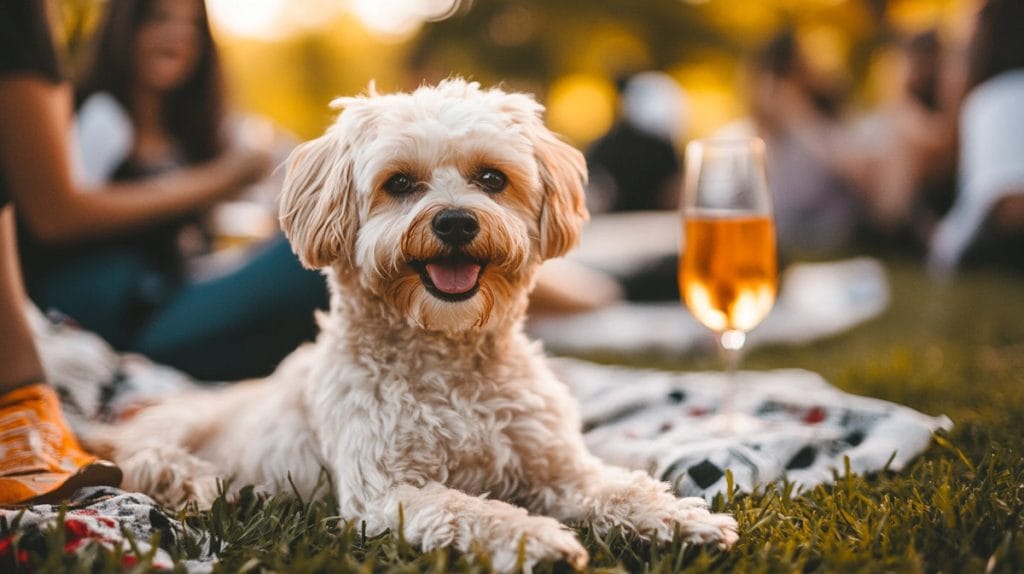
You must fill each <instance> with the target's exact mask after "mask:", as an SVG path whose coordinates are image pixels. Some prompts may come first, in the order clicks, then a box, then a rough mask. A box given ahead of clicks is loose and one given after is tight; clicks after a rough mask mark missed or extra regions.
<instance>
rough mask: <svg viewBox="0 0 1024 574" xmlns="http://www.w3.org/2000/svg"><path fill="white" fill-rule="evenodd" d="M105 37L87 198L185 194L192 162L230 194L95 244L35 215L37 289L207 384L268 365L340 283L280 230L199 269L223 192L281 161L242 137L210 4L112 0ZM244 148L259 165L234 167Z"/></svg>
mask: <svg viewBox="0 0 1024 574" xmlns="http://www.w3.org/2000/svg"><path fill="white" fill-rule="evenodd" d="M94 40H95V47H94V51H93V53H92V58H91V60H90V61H89V65H88V67H87V68H86V69H85V70H84V73H83V74H82V77H81V81H80V88H79V91H78V94H77V99H78V100H79V107H78V113H77V117H76V121H75V126H76V134H75V139H76V142H77V145H75V146H73V149H72V157H73V158H74V160H75V162H74V164H73V167H74V173H75V180H76V182H77V183H78V185H79V186H80V187H81V188H82V189H83V192H82V193H83V194H86V195H89V196H91V197H97V198H99V197H113V196H115V195H117V196H121V195H126V194H128V193H131V191H128V190H124V189H121V188H122V187H123V186H125V185H127V184H130V185H131V186H134V187H144V188H154V189H159V190H160V191H161V192H163V193H166V194H168V195H172V196H173V195H174V194H180V195H181V196H182V198H183V199H184V198H185V197H187V196H188V195H189V193H190V188H191V187H194V186H195V185H196V183H197V182H196V180H195V174H192V173H191V171H190V170H191V169H193V168H199V167H202V168H203V169H205V170H206V171H208V172H210V173H209V174H207V175H208V176H209V177H213V178H217V187H218V190H217V191H218V194H217V197H215V198H208V199H207V200H206V201H201V202H189V203H188V204H187V205H182V206H180V208H179V209H177V210H175V211H174V212H167V213H160V214H159V216H158V217H151V218H149V219H148V220H145V221H139V222H137V223H136V224H135V225H132V226H130V227H128V228H124V229H118V230H117V231H113V230H111V232H108V233H102V234H96V236H95V237H93V238H91V239H90V240H88V241H82V240H76V241H74V242H69V241H65V240H64V238H60V237H58V238H53V237H48V236H47V235H46V234H45V233H41V232H40V230H39V228H38V227H37V226H34V225H33V222H32V221H31V220H29V219H26V220H24V221H23V222H22V224H23V225H22V226H21V231H22V233H21V244H22V250H21V251H22V260H23V266H24V273H25V278H26V285H27V288H28V292H29V295H30V296H31V298H32V299H33V300H34V301H35V302H36V303H37V304H38V305H39V306H40V307H41V308H43V309H44V310H57V311H59V312H60V313H62V314H64V315H66V316H68V317H70V318H71V319H73V320H74V321H75V322H76V323H78V324H79V325H81V326H82V327H84V328H86V329H88V330H90V331H93V332H96V333H97V334H99V335H101V336H102V337H104V338H105V339H106V340H107V341H108V342H110V343H111V344H112V345H113V346H115V347H116V348H118V349H120V350H125V351H134V352H140V353H142V354H144V355H146V356H148V357H150V358H152V359H154V360H156V361H159V362H162V363H165V364H168V365H170V366H173V367H176V368H179V369H181V370H184V371H186V372H187V373H189V374H191V375H192V376H194V377H197V378H200V379H205V380H235V379H241V378H247V377H254V376H260V375H265V374H268V373H269V372H270V371H271V370H273V368H274V367H275V366H276V365H277V364H278V363H279V362H280V360H281V359H282V358H284V356H285V355H287V354H288V353H289V352H291V351H292V350H293V349H294V348H295V347H296V346H298V345H299V344H300V343H301V342H303V341H304V340H308V339H311V338H312V337H313V336H314V335H315V332H316V327H315V323H314V318H313V313H314V310H315V309H317V308H324V307H326V305H327V292H326V286H325V284H324V281H323V278H322V277H321V276H320V275H319V274H318V273H316V272H314V271H309V270H306V269H303V268H302V267H301V265H300V264H299V262H298V260H297V258H296V257H295V256H294V255H293V254H292V252H291V249H290V247H289V245H288V243H287V241H285V240H284V237H283V236H282V235H281V234H279V233H278V234H277V236H276V237H275V238H274V239H272V240H271V241H270V242H269V243H268V244H267V245H265V246H263V247H262V249H261V250H260V251H259V252H258V253H257V254H256V255H254V256H253V257H252V258H251V259H248V260H247V261H246V262H245V263H244V264H243V265H242V266H241V267H239V268H237V269H234V270H232V271H230V272H227V273H224V274H221V275H220V276H217V277H214V278H208V279H203V280H198V279H196V278H194V277H193V276H192V275H191V274H190V273H189V265H188V262H189V260H190V256H193V255H198V254H202V253H205V252H207V251H208V249H209V235H208V233H207V232H206V231H205V228H204V226H203V216H204V215H205V214H206V213H207V212H208V210H209V208H210V207H211V205H212V203H213V201H211V200H213V199H217V200H223V199H228V198H230V197H232V196H234V195H237V194H238V193H239V192H240V191H241V190H243V189H244V188H245V187H246V186H248V185H250V184H252V183H254V182H256V181H258V180H259V179H261V178H262V177H264V176H265V175H266V174H267V172H268V171H269V167H270V157H269V155H268V153H267V151H266V150H265V149H264V148H265V146H264V145H263V142H257V144H256V145H253V144H252V143H251V142H246V141H236V140H238V139H240V138H238V137H232V134H230V133H229V129H228V128H229V125H228V122H227V121H226V119H225V118H226V110H225V98H224V94H223V85H222V84H223V80H222V78H221V72H220V67H219V63H218V57H217V51H216V47H215V45H214V42H213V38H212V36H211V33H210V28H209V24H208V21H207V15H206V9H205V5H204V4H203V2H202V1H201V0H111V1H110V2H109V4H108V6H107V12H106V15H105V18H104V21H103V23H102V25H101V27H100V29H99V32H98V34H97V36H96V37H95V39H94ZM238 155H241V156H243V157H244V159H245V160H246V167H247V171H246V172H244V173H237V174H231V173H226V172H225V168H224V167H222V164H224V163H225V162H224V160H225V158H229V157H231V156H238ZM232 175H234V177H230V176H232ZM172 176H176V179H174V180H170V179H169V178H170V177H172Z"/></svg>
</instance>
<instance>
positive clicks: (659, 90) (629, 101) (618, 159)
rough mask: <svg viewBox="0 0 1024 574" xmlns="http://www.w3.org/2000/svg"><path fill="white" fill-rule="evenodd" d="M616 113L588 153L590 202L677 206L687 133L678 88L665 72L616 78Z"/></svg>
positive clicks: (597, 206)
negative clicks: (679, 148) (679, 146)
mask: <svg viewBox="0 0 1024 574" xmlns="http://www.w3.org/2000/svg"><path fill="white" fill-rule="evenodd" d="M616 88H617V89H618V93H619V100H620V116H619V119H618V120H617V121H616V122H615V123H614V124H613V125H612V127H611V128H610V129H609V130H608V132H607V133H605V134H604V135H602V136H601V137H600V138H598V139H597V140H596V141H595V142H594V143H592V144H591V145H590V147H589V149H588V150H587V152H586V157H587V169H588V170H589V171H590V184H589V186H588V188H587V201H588V207H589V208H590V209H591V210H592V211H595V212H602V211H649V210H662V209H675V207H676V205H678V201H679V184H680V174H681V166H680V162H679V152H678V151H677V149H676V147H675V146H676V142H678V141H681V140H682V139H683V138H684V137H685V131H686V121H687V117H686V115H687V113H688V112H687V109H686V108H687V106H686V95H685V94H684V93H683V90H682V88H680V87H679V85H678V84H677V83H676V82H675V80H673V79H672V78H671V77H670V76H668V75H667V74H664V73H661V72H654V71H649V72H641V73H638V74H634V75H629V76H623V77H621V78H619V79H617V80H616Z"/></svg>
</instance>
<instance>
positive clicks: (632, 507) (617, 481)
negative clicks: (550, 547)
mask: <svg viewBox="0 0 1024 574" xmlns="http://www.w3.org/2000/svg"><path fill="white" fill-rule="evenodd" d="M585 460H586V463H585V464H580V465H572V466H570V468H574V471H573V472H571V473H564V474H563V475H562V476H561V477H560V478H558V479H556V482H555V484H550V485H548V486H549V487H550V490H549V489H547V488H543V489H541V492H539V493H537V494H539V496H537V497H536V499H538V500H541V501H547V502H546V503H542V504H541V505H540V506H541V507H540V508H537V509H536V511H537V512H543V513H545V514H548V515H550V516H554V517H557V518H558V519H560V520H563V521H589V522H591V523H592V524H593V525H594V526H595V527H596V528H597V529H598V530H601V531H606V530H608V529H609V528H611V527H613V526H622V527H624V528H626V529H628V530H632V531H633V532H636V533H637V534H639V535H641V536H643V537H645V538H654V537H656V538H657V539H658V540H661V541H663V542H664V541H667V540H671V539H672V537H673V535H674V532H675V529H676V527H677V526H678V528H679V533H680V535H681V536H682V538H683V539H684V540H686V541H688V542H692V543H698V544H705V543H717V544H718V545H719V546H721V547H723V548H728V547H730V546H732V545H733V543H735V542H736V540H737V538H738V535H737V533H736V530H737V525H736V520H735V519H734V518H733V517H732V516H730V515H728V514H719V513H712V512H710V511H708V504H707V502H706V501H705V500H704V499H703V498H697V497H690V498H677V497H676V496H675V495H673V494H672V492H671V487H670V486H669V484H668V483H665V482H661V481H658V480H655V479H653V478H651V476H650V475H648V474H647V473H645V472H643V471H639V470H635V471H629V470H626V469H623V468H618V467H614V466H609V465H606V464H604V463H602V462H600V461H598V460H596V459H594V458H593V457H591V456H589V455H585ZM552 490H553V491H554V492H552Z"/></svg>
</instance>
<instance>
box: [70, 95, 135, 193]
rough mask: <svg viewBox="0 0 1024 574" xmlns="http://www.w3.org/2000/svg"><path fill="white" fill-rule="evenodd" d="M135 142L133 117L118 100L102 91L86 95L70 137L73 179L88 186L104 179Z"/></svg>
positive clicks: (107, 178) (112, 171) (108, 176)
mask: <svg viewBox="0 0 1024 574" xmlns="http://www.w3.org/2000/svg"><path fill="white" fill-rule="evenodd" d="M134 145H135V131H134V128H133V127H132V121H131V118H130V117H129V116H128V113H127V112H126V111H125V110H124V108H122V107H121V104H120V103H118V101H117V100H116V99H114V97H113V96H111V95H110V94H107V93H105V92H98V93H95V94H93V95H91V96H89V98H88V99H86V100H85V102H83V103H82V106H81V108H80V109H79V110H78V114H77V115H76V116H75V123H74V132H73V134H72V137H71V150H70V154H71V164H72V176H73V177H74V179H75V183H77V184H78V185H80V186H83V187H84V188H85V189H87V190H88V189H90V188H95V187H96V186H98V185H101V184H103V183H106V182H107V181H109V180H110V178H111V176H112V175H113V173H114V171H115V170H116V169H117V168H118V166H120V165H121V164H122V163H123V162H124V160H125V159H126V158H127V157H128V155H129V154H131V151H132V146H134Z"/></svg>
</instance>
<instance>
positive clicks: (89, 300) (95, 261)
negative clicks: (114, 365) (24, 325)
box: [29, 248, 169, 349]
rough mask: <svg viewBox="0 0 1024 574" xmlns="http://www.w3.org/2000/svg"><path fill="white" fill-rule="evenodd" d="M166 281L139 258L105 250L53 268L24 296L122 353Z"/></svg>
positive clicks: (132, 252)
mask: <svg viewBox="0 0 1024 574" xmlns="http://www.w3.org/2000/svg"><path fill="white" fill-rule="evenodd" d="M167 283H168V280H167V278H165V277H163V276H162V275H161V274H160V273H158V272H156V271H154V270H153V269H151V268H150V266H149V265H148V264H147V263H146V260H145V257H144V256H143V255H142V254H140V253H137V252H134V251H132V250H130V249H122V248H111V249H103V250H100V251H96V252H94V253H89V254H86V255H83V256H81V257H77V258H75V259H74V260H72V261H70V262H68V263H66V264H64V265H61V266H59V267H56V268H54V269H53V270H51V271H50V272H49V273H47V275H46V277H44V278H42V279H41V280H39V281H36V282H35V283H34V284H33V285H32V286H31V289H30V293H29V295H30V296H31V298H32V300H33V301H34V302H35V303H36V305H37V306H38V307H39V308H40V309H42V310H43V311H44V312H46V311H50V310H56V311H59V312H60V313H63V314H64V315H67V316H68V317H70V318H71V319H73V320H74V321H75V322H76V323H78V324H79V325H81V326H82V328H84V329H87V330H89V331H92V332H94V333H96V334H98V335H100V336H101V337H103V338H104V339H105V340H106V341H107V342H108V343H110V344H111V345H113V346H114V347H115V348H118V349H126V348H129V347H130V346H131V342H132V339H133V337H134V331H135V329H136V328H137V327H138V325H140V324H142V322H143V321H145V320H146V317H147V315H148V313H149V312H150V311H151V310H152V308H153V307H154V306H155V305H156V304H157V302H156V300H157V299H159V298H160V296H161V293H156V292H155V291H164V290H166V289H167V288H169V286H168V285H167ZM149 292H154V293H149ZM147 294H148V295H151V297H149V296H147ZM147 300H148V301H147Z"/></svg>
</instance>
